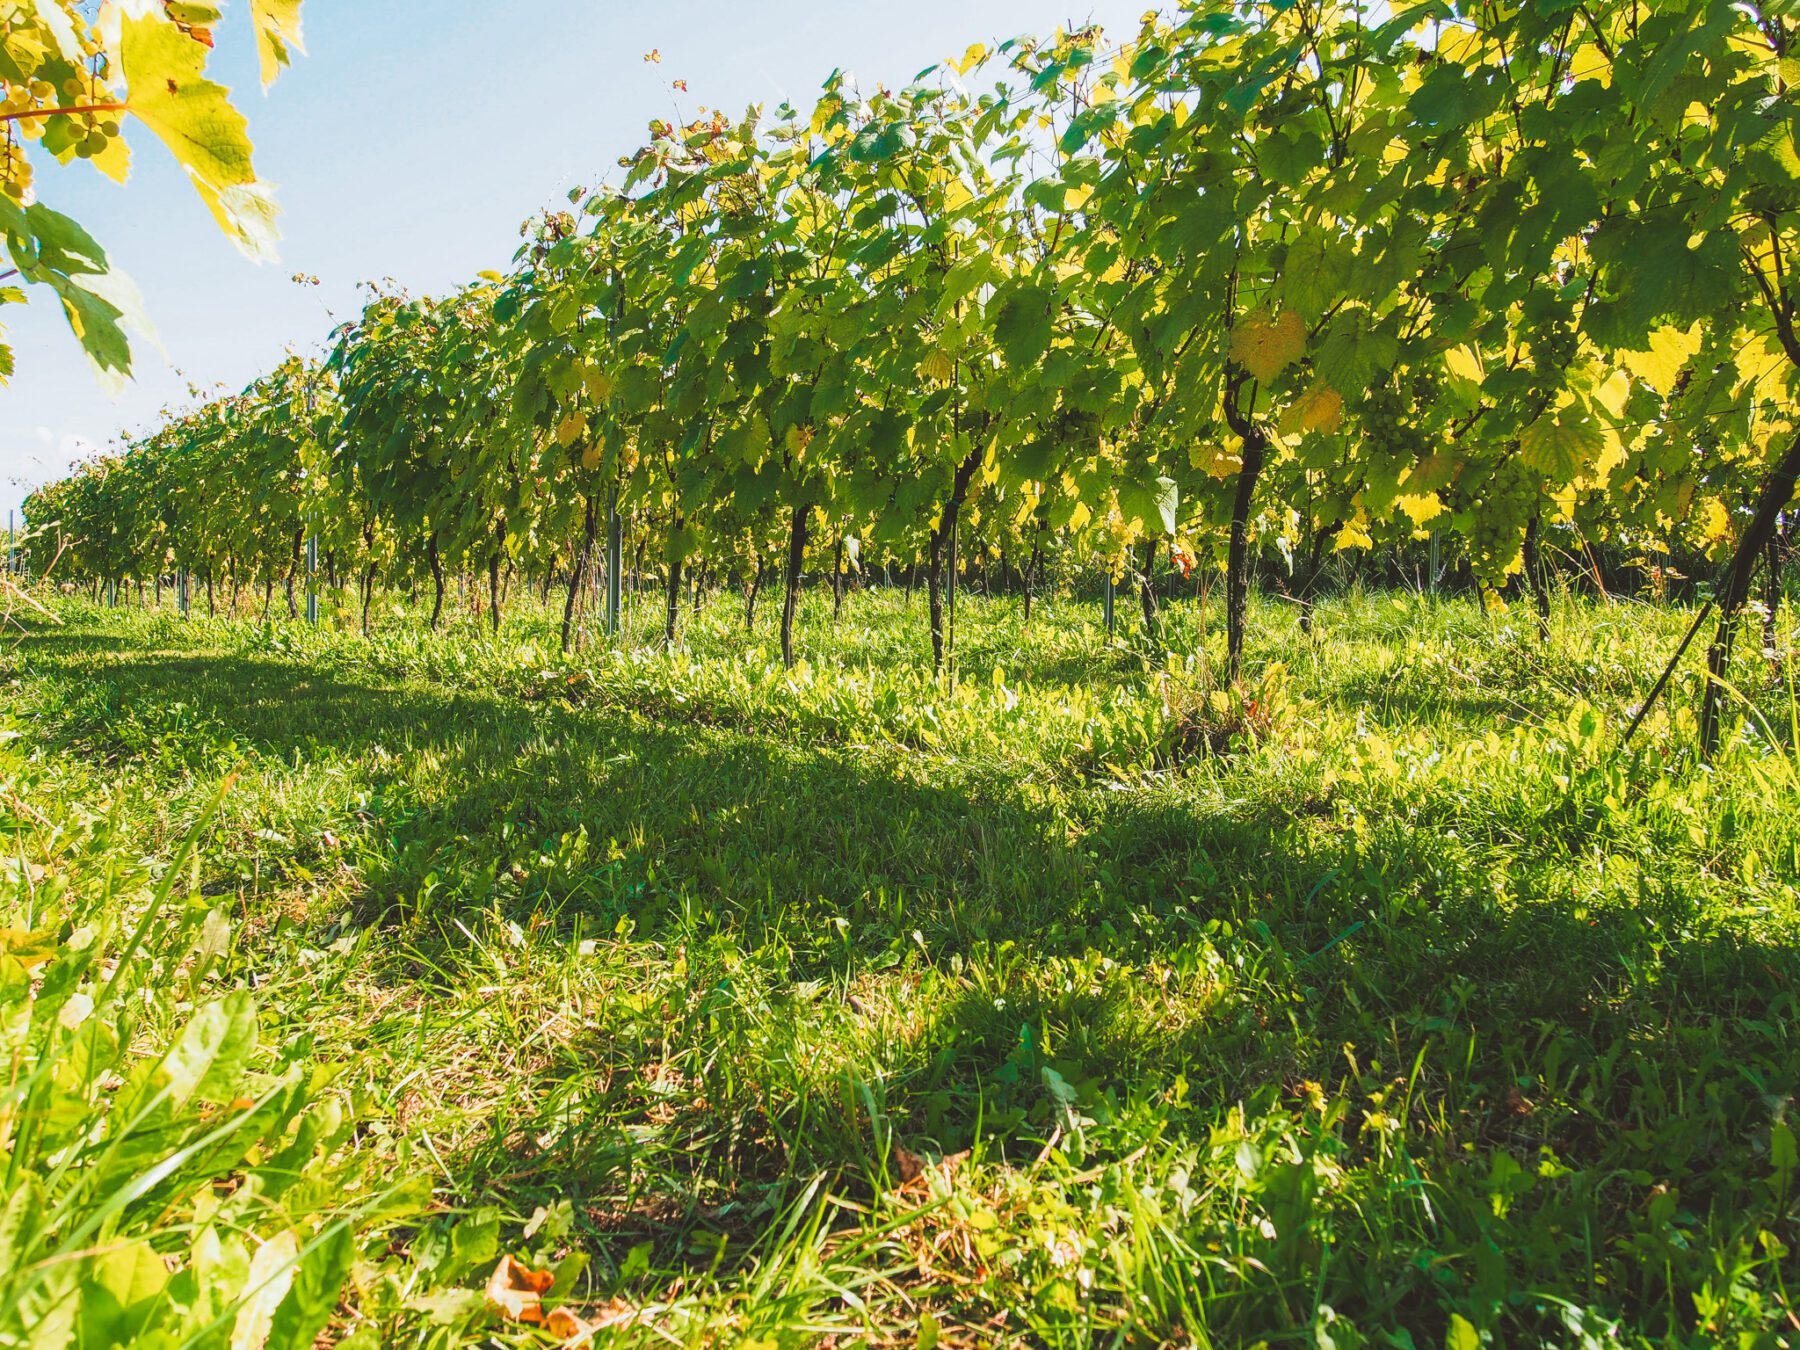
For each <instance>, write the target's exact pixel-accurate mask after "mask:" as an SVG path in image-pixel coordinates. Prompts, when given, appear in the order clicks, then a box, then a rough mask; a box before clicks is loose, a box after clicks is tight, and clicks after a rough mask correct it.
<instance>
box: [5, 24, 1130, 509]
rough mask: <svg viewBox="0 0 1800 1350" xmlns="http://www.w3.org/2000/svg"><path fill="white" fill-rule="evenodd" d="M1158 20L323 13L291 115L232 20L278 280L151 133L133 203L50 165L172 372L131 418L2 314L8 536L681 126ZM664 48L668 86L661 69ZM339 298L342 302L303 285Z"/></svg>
mask: <svg viewBox="0 0 1800 1350" xmlns="http://www.w3.org/2000/svg"><path fill="white" fill-rule="evenodd" d="M1147 7H1151V8H1153V7H1155V6H1154V5H1147V4H1146V0H1074V2H1073V3H1072V2H1071V0H911V3H909V4H907V5H904V6H900V5H894V4H884V3H875V2H874V0H735V2H733V0H665V3H662V4H633V3H626V0H511V3H508V4H504V5H496V4H493V3H492V0H482V3H472V2H471V0H308V3H307V4H306V6H305V12H304V17H305V32H306V45H307V52H308V54H307V55H306V56H305V57H302V58H300V59H299V60H298V61H297V62H296V64H295V65H294V67H293V68H292V69H290V70H289V71H287V72H286V73H285V74H284V75H283V76H282V78H281V79H280V81H278V82H277V83H276V85H275V86H274V88H273V89H271V90H270V91H269V93H268V94H267V96H264V95H262V94H261V93H259V92H258V90H257V86H256V73H255V61H256V58H255V54H254V51H253V44H252V43H251V42H250V40H249V33H248V31H247V28H246V23H245V16H244V13H243V6H242V2H241V0H237V3H235V4H232V5H228V6H227V19H226V22H225V24H224V25H223V26H222V28H221V29H220V32H219V46H218V50H217V51H216V52H215V54H214V60H213V66H212V73H213V76H214V78H215V79H219V80H222V81H224V82H225V83H227V84H229V85H231V87H232V88H233V90H234V91H235V92H236V97H237V101H238V103H239V106H240V107H242V108H243V109H244V111H245V112H246V113H247V115H248V116H249V118H250V131H251V135H252V137H253V138H254V140H255V142H256V153H257V168H258V171H259V172H260V173H261V174H262V176H263V177H265V178H267V179H269V180H271V181H272V182H274V183H275V184H276V185H277V187H278V190H279V194H280V201H281V206H282V210H283V216H282V221H281V226H282V234H283V239H282V244H281V259H280V261H279V262H277V263H273V264H265V265H263V266H260V267H259V266H256V265H255V264H252V263H250V262H248V261H247V260H245V259H244V258H243V257H241V256H240V255H239V254H238V253H237V252H236V251H235V250H233V248H232V247H231V246H230V244H228V243H227V242H226V241H225V239H224V236H223V235H221V234H220V233H219V232H218V231H217V230H216V229H215V228H213V225H212V222H211V220H210V218H209V217H208V216H207V214H206V210H205V208H204V207H203V206H202V205H201V203H200V200H199V198H198V197H196V196H195V195H194V193H193V192H192V190H191V189H190V188H189V187H188V186H187V184H186V182H185V180H184V179H183V177H182V175H181V173H180V171H179V170H178V169H177V168H176V167H175V164H174V161H173V160H171V159H170V158H169V156H168V155H167V154H166V153H165V152H164V151H163V149H162V147H161V146H160V145H158V144H157V143H156V141H155V138H154V137H152V136H150V135H149V134H148V133H147V132H146V131H145V130H144V129H143V128H142V127H131V126H130V125H129V124H128V136H129V139H130V140H131V142H132V148H133V153H134V157H135V160H136V163H135V167H134V170H133V173H132V177H131V180H130V182H128V183H127V184H126V185H125V186H124V187H119V186H117V185H115V184H113V183H112V182H110V181H109V180H106V179H104V178H102V177H101V176H100V175H99V174H97V173H95V172H93V171H92V170H91V169H89V168H87V167H86V166H85V165H81V164H79V163H77V164H74V165H71V166H70V167H68V168H66V169H65V168H61V167H60V166H57V165H56V164H54V163H51V162H47V161H46V160H45V159H44V158H43V157H42V156H40V157H39V164H38V187H39V191H40V194H41V196H42V198H43V200H44V201H45V202H46V203H47V204H48V205H50V206H53V207H56V208H57V209H59V210H61V211H65V212H67V213H68V214H70V215H73V216H74V217H75V218H76V219H77V220H79V221H81V222H82V223H83V224H84V225H85V226H87V228H88V229H89V231H90V232H92V233H93V234H94V236H95V237H96V238H98V239H99V240H100V242H101V243H102V244H103V245H104V246H105V247H106V248H107V249H108V251H109V252H110V254H111V256H112V259H113V262H114V264H115V266H118V267H121V268H123V269H124V270H125V271H126V272H127V273H129V274H130V275H131V277H132V279H133V280H135V281H136V282H137V283H138V286H139V288H140V289H141V290H142V291H143V293H144V298H145V302H146V304H147V307H148V309H149V312H150V317H151V319H152V320H153V322H154V323H155V324H156V327H157V331H158V336H159V337H160V338H161V340H162V343H163V346H164V347H165V348H166V349H167V352H168V360H167V361H165V360H164V359H163V358H162V357H161V356H160V355H159V354H158V353H156V352H155V351H153V350H147V349H142V348H140V350H139V353H138V368H137V378H136V379H135V381H133V382H132V383H131V384H129V385H128V386H127V387H126V389H125V391H124V392H123V393H122V394H120V395H119V397H118V398H116V399H113V398H109V397H108V396H107V395H106V393H105V392H104V391H103V390H102V389H101V387H100V386H99V384H98V383H97V382H96V381H95V379H94V377H93V375H92V373H91V372H90V370H89V368H88V366H87V363H86V361H85V360H84V359H83V358H82V356H81V355H80V353H79V351H78V349H77V348H76V345H75V341H74V339H73V337H72V336H71V335H70V334H69V332H68V330H67V329H66V327H65V326H64V324H63V319H62V316H61V314H60V313H59V312H58V311H57V309H56V307H55V305H54V303H53V297H50V296H49V293H48V292H47V291H43V292H42V293H41V294H40V293H39V292H38V291H37V289H36V288H34V291H33V299H32V302H31V303H30V304H29V305H26V306H16V305H15V306H8V307H7V308H6V309H5V310H4V311H0V323H4V324H5V325H6V326H7V329H8V332H9V336H10V340H11V342H12V344H13V346H14V349H15V352H16V354H17V358H18V372H17V374H16V375H15V377H14V379H13V381H12V383H11V384H10V385H8V386H6V387H4V388H0V512H4V511H6V510H8V509H10V508H12V507H14V506H15V505H16V504H17V503H18V501H19V499H20V498H21V497H22V496H23V495H24V493H25V491H26V490H27V489H28V488H29V487H30V486H32V485H35V484H37V483H41V482H44V481H47V480H49V479H53V478H56V477H58V476H60V475H61V474H62V473H63V472H64V471H65V470H66V468H67V466H68V464H69V463H70V462H71V460H73V459H75V458H78V457H81V456H83V455H85V454H86V453H89V449H88V447H99V446H104V445H105V444H106V442H107V441H108V440H110V439H111V438H112V437H113V436H115V435H116V434H117V433H118V432H120V431H121V430H133V429H141V428H143V427H146V426H148V425H150V424H152V423H153V422H154V420H155V418H156V415H157V412H158V410H159V409H161V408H163V407H165V406H167V405H168V404H170V403H172V402H175V403H179V402H184V401H186V399H187V389H188V385H189V383H190V382H191V383H193V384H194V385H197V386H199V387H201V388H202V389H208V390H210V389H212V388H214V387H215V386H224V387H227V388H231V389H237V388H241V387H242V386H243V385H245V384H247V383H248V382H249V381H250V380H251V379H252V378H254V377H255V376H256V375H257V374H259V373H260V372H261V371H263V370H265V369H267V368H268V367H269V366H271V365H273V364H274V363H275V362H276V361H278V360H279V359H280V357H281V355H282V352H283V351H284V350H285V349H286V348H287V347H289V346H290V345H293V346H297V347H299V348H301V349H303V350H309V351H316V350H318V349H319V348H320V346H321V343H322V339H323V336H324V334H325V333H326V331H327V330H328V329H329V327H330V326H331V322H332V317H331V316H336V318H338V319H343V318H349V317H351V316H353V315H354V314H355V313H356V312H357V310H358V308H359V302H358V295H357V291H356V283H357V282H358V281H363V280H368V279H374V278H383V277H392V278H394V279H396V280H398V281H399V282H401V283H402V284H403V285H405V286H406V287H407V288H409V289H410V290H413V291H415V292H417V291H434V290H441V289H444V288H447V287H449V286H452V285H454V284H456V283H457V282H459V281H462V280H464V279H467V278H468V277H470V276H472V275H473V274H474V273H475V272H477V271H480V270H482V269H483V268H490V267H491V268H500V269H504V268H505V267H506V266H507V264H508V262H509V261H510V259H511V257H512V253H513V250H514V248H516V247H517V245H518V242H519V237H518V227H519V222H520V221H522V220H523V219H525V218H526V217H527V216H529V215H530V214H531V213H532V212H533V211H535V210H537V209H538V208H539V207H541V206H544V205H546V204H549V203H551V202H553V201H555V200H557V199H558V198H559V197H560V195H561V194H562V193H563V192H565V191H566V190H567V189H568V188H570V187H572V186H574V185H576V184H580V183H590V182H594V181H597V180H599V179H600V178H602V177H604V176H605V175H606V173H607V170H608V169H609V167H611V166H613V165H614V164H616V162H617V160H618V158H619V156H620V155H621V154H624V153H626V152H627V151H629V150H631V149H634V148H635V147H636V146H638V145H639V144H641V143H642V141H643V139H644V130H645V124H646V123H647V122H648V121H649V120H650V119H651V118H653V117H668V116H671V115H672V114H673V113H674V112H675V109H674V107H673V105H672V103H671V98H672V95H671V92H670V89H669V82H670V81H671V80H674V79H684V80H686V81H687V83H688V88H689V93H688V94H687V95H685V96H684V97H685V103H684V105H683V107H682V108H681V109H680V111H681V112H683V113H685V114H688V115H690V116H691V115H692V114H693V110H694V109H695V107H697V106H698V105H699V104H706V105H708V106H717V107H722V108H725V109H727V110H729V111H732V112H737V111H740V110H741V109H742V108H743V107H744V106H745V105H747V104H749V103H752V102H759V103H767V104H769V105H771V106H773V105H774V104H776V103H778V102H780V101H781V99H783V98H788V99H791V100H792V101H793V102H794V103H795V104H796V106H804V105H805V104H807V103H809V102H810V100H811V98H812V95H813V93H814V91H816V90H817V88H818V87H819V85H820V84H821V83H822V82H823V80H824V79H825V77H826V76H827V75H828V74H829V73H830V72H831V71H832V70H833V69H836V68H843V69H845V70H848V71H852V72H854V73H855V74H856V75H857V76H858V77H860V79H861V80H862V81H863V82H864V83H866V84H867V83H874V82H876V81H882V82H886V83H889V84H897V83H901V82H904V81H905V80H907V79H909V78H910V77H911V76H913V75H914V74H916V73H917V72H918V71H919V70H920V69H922V68H923V67H925V66H927V65H930V64H931V63H933V62H934V61H937V60H939V59H942V58H944V57H946V56H955V55H959V54H960V53H961V52H962V51H963V50H964V49H966V48H967V47H968V45H969V44H970V43H971V42H977V41H983V42H990V43H991V42H992V41H994V40H995V39H996V38H1005V37H1011V36H1014V35H1016V34H1019V33H1024V32H1040V33H1041V32H1048V31H1050V30H1051V29H1053V28H1055V27H1056V26H1057V25H1058V24H1064V23H1069V22H1071V21H1073V22H1087V21H1089V20H1090V19H1091V20H1098V21H1099V22H1101V23H1103V24H1105V25H1106V27H1107V28H1108V29H1109V30H1110V31H1113V32H1116V33H1118V34H1120V35H1121V36H1123V35H1124V34H1126V33H1127V32H1130V31H1134V30H1135V28H1136V24H1137V19H1138V16H1139V15H1140V14H1141V13H1142V12H1143V10H1144V9H1145V8H1147ZM653 48H654V49H657V50H659V51H660V52H661V54H662V62H661V64H660V65H650V64H647V63H646V62H645V61H644V60H643V56H644V53H646V52H648V51H650V50H651V49H653ZM296 272H304V273H309V274H312V275H315V276H317V277H319V278H320V280H321V281H322V283H323V284H322V285H321V286H319V287H318V288H317V289H313V288H310V287H308V288H302V287H299V286H296V285H295V284H294V283H293V282H292V281H291V280H290V278H291V276H292V275H293V274H294V273H296Z"/></svg>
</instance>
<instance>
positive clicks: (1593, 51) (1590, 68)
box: [1569, 42, 1612, 86]
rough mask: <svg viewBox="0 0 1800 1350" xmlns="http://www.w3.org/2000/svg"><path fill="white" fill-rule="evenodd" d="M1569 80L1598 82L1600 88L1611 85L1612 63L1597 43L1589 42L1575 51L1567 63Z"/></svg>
mask: <svg viewBox="0 0 1800 1350" xmlns="http://www.w3.org/2000/svg"><path fill="white" fill-rule="evenodd" d="M1569 78H1570V79H1571V80H1598V81H1600V83H1601V85H1602V86H1606V85H1610V84H1611V83H1612V61H1611V59H1610V58H1609V57H1608V56H1607V55H1606V53H1605V52H1603V51H1601V50H1600V47H1599V44H1598V43H1593V42H1590V43H1588V44H1587V45H1586V46H1585V47H1579V48H1577V49H1576V52H1575V56H1574V58H1573V59H1572V60H1571V61H1570V62H1569Z"/></svg>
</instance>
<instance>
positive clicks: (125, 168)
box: [88, 136, 131, 183]
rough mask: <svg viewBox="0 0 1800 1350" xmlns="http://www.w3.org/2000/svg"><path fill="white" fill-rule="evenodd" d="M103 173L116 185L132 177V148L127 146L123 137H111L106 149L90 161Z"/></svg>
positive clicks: (89, 161)
mask: <svg viewBox="0 0 1800 1350" xmlns="http://www.w3.org/2000/svg"><path fill="white" fill-rule="evenodd" d="M88 163H89V164H92V165H93V166H94V167H95V168H96V169H98V170H100V172H101V173H103V174H105V175H106V176H107V177H108V178H110V179H112V180H113V182H115V183H123V182H124V181H125V180H126V179H127V178H129V177H130V176H131V147H130V146H128V145H126V144H125V138H124V137H123V136H113V137H110V138H109V139H108V140H107V142H106V149H104V150H102V151H101V152H100V153H99V154H97V155H95V156H94V157H93V158H91V159H90V160H88Z"/></svg>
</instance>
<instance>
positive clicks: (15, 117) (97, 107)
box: [0, 103, 131, 122]
mask: <svg viewBox="0 0 1800 1350" xmlns="http://www.w3.org/2000/svg"><path fill="white" fill-rule="evenodd" d="M130 110H131V109H130V105H128V104H124V103H89V104H85V105H83V106H81V107H76V108H27V109H26V110H25V111H24V112H12V113H0V122H18V121H22V120H23V119H25V118H27V117H56V116H58V115H59V114H60V115H62V116H64V117H73V116H74V115H75V114H76V113H102V112H129V111H130Z"/></svg>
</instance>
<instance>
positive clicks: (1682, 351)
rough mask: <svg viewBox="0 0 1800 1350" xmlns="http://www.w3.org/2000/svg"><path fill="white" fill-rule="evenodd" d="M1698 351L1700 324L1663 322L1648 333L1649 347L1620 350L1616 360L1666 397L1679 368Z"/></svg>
mask: <svg viewBox="0 0 1800 1350" xmlns="http://www.w3.org/2000/svg"><path fill="white" fill-rule="evenodd" d="M1699 350H1700V325H1699V324H1695V325H1693V327H1691V328H1688V329H1685V330H1684V329H1680V328H1676V327H1674V326H1672V325H1666V326H1664V327H1662V328H1659V329H1657V330H1656V331H1655V332H1654V333H1652V334H1651V335H1650V349H1649V350H1648V351H1643V352H1620V353H1619V361H1620V362H1621V363H1622V364H1623V365H1624V367H1625V369H1627V370H1629V371H1630V372H1631V373H1632V374H1633V375H1635V376H1637V377H1638V379H1640V380H1642V381H1643V382H1644V383H1645V384H1647V385H1649V386H1650V387H1651V388H1652V389H1654V390H1656V392H1657V393H1659V394H1661V395H1662V396H1663V397H1664V398H1667V397H1668V396H1669V394H1670V393H1671V392H1673V390H1674V388H1675V381H1676V379H1677V378H1679V377H1680V375H1681V368H1682V367H1683V366H1685V365H1686V364H1687V363H1688V358H1689V357H1691V356H1692V355H1693V354H1694V353H1695V352H1697V351H1699Z"/></svg>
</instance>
